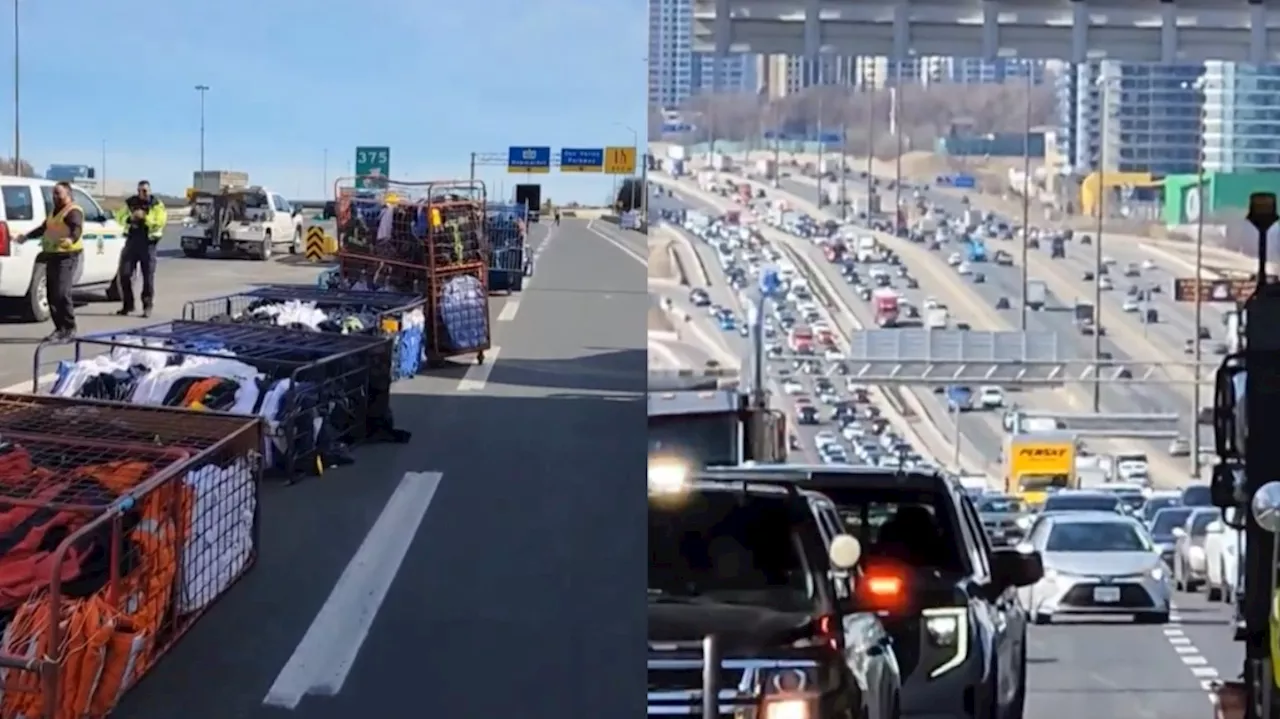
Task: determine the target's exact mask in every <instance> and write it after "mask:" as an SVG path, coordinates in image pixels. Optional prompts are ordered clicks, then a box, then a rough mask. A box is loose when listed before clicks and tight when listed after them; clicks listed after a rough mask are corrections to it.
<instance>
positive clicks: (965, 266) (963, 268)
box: [956, 262, 973, 276]
mask: <svg viewBox="0 0 1280 719" xmlns="http://www.w3.org/2000/svg"><path fill="white" fill-rule="evenodd" d="M956 272H959V273H960V274H961V275H966V276H967V275H971V274H973V267H971V266H970V265H969V263H968V262H961V263H960V265H959V266H958V267H956Z"/></svg>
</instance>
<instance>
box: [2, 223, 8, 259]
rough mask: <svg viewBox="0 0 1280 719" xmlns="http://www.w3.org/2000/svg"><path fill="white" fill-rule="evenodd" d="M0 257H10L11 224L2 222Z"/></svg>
mask: <svg viewBox="0 0 1280 719" xmlns="http://www.w3.org/2000/svg"><path fill="white" fill-rule="evenodd" d="M0 255H3V256H6V257H7V256H8V255H9V223H8V222H0Z"/></svg>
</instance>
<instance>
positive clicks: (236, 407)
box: [35, 320, 408, 479]
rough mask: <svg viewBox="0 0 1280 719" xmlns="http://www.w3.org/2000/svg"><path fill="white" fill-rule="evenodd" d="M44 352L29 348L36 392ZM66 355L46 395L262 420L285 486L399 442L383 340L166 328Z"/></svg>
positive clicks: (280, 330) (202, 325)
mask: <svg viewBox="0 0 1280 719" xmlns="http://www.w3.org/2000/svg"><path fill="white" fill-rule="evenodd" d="M53 346H56V345H53ZM50 347H51V345H48V344H43V343H42V344H41V345H39V346H38V347H37V348H36V361H35V374H36V380H35V387H36V390H37V391H39V376H40V375H41V373H42V372H43V371H47V369H48V368H49V365H50V364H53V363H47V362H46V361H45V358H46V357H47V356H48V353H49V350H50ZM73 349H74V357H73V359H71V360H63V361H61V362H56V372H55V373H54V374H55V377H56V378H55V380H54V382H53V386H52V388H50V390H49V393H50V394H53V395H57V396H61V397H76V398H84V399H101V400H110V401H116V402H125V403H129V404H135V405H144V406H162V407H179V408H185V409H193V410H214V411H222V412H230V413H234V414H244V415H254V416H259V417H262V418H263V419H264V420H265V421H266V424H267V430H268V437H267V439H266V441H264V442H263V452H264V454H265V455H266V459H267V466H268V467H269V468H270V469H272V470H273V471H274V472H276V473H279V474H282V475H284V476H286V477H288V478H290V479H292V478H295V477H297V476H299V475H301V474H304V473H314V474H319V473H322V472H323V471H324V469H325V468H326V467H331V466H336V465H342V464H350V463H351V462H352V461H353V460H352V459H351V456H350V454H349V452H348V447H349V445H350V444H354V443H357V442H362V441H397V442H403V441H407V440H408V435H407V433H404V432H400V431H399V430H396V429H395V427H394V421H393V419H392V416H391V406H390V397H391V352H392V349H391V341H390V339H389V338H387V337H380V336H372V335H341V334H333V333H325V332H309V331H300V330H294V329H288V328H284V327H275V326H266V325H252V324H248V325H246V324H223V323H214V322H191V321H186V320H175V321H173V322H163V323H159V324H153V325H147V326H144V327H135V328H131V329H128V330H120V331H118V332H103V333H97V334H90V335H83V336H81V337H79V338H77V339H76V340H75V342H74V343H73Z"/></svg>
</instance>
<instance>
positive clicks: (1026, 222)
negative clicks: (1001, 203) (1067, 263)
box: [1019, 63, 1031, 332]
mask: <svg viewBox="0 0 1280 719" xmlns="http://www.w3.org/2000/svg"><path fill="white" fill-rule="evenodd" d="M1025 69H1026V72H1027V104H1026V107H1025V108H1023V109H1024V111H1025V112H1024V116H1023V135H1022V305H1021V312H1020V315H1021V318H1022V321H1021V322H1020V323H1019V324H1020V327H1019V328H1020V329H1021V330H1022V331H1023V332H1026V331H1027V322H1028V321H1029V319H1030V318H1029V317H1028V314H1027V313H1028V310H1027V285H1028V284H1030V277H1029V276H1028V274H1027V242H1028V239H1029V238H1028V236H1027V233H1028V228H1029V227H1030V226H1031V63H1026V65H1025Z"/></svg>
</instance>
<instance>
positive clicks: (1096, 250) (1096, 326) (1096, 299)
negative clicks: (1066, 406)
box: [1024, 63, 1107, 413]
mask: <svg viewBox="0 0 1280 719" xmlns="http://www.w3.org/2000/svg"><path fill="white" fill-rule="evenodd" d="M1104 72H1105V71H1104V70H1103V68H1102V64H1101V63H1099V65H1098V83H1097V85H1098V100H1099V109H1100V112H1099V118H1098V137H1099V142H1098V172H1097V175H1098V202H1097V206H1098V225H1097V237H1095V238H1094V241H1093V411H1094V412H1096V413H1100V412H1102V382H1100V381H1099V378H1098V371H1099V366H1098V365H1099V363H1100V362H1101V360H1102V332H1103V329H1102V215H1103V211H1104V204H1103V201H1104V198H1105V197H1106V182H1105V181H1104V180H1105V179H1106V176H1107V86H1106V82H1105V79H1106V76H1105V75H1104V74H1103V73H1104ZM1024 266H1025V265H1024Z"/></svg>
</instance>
